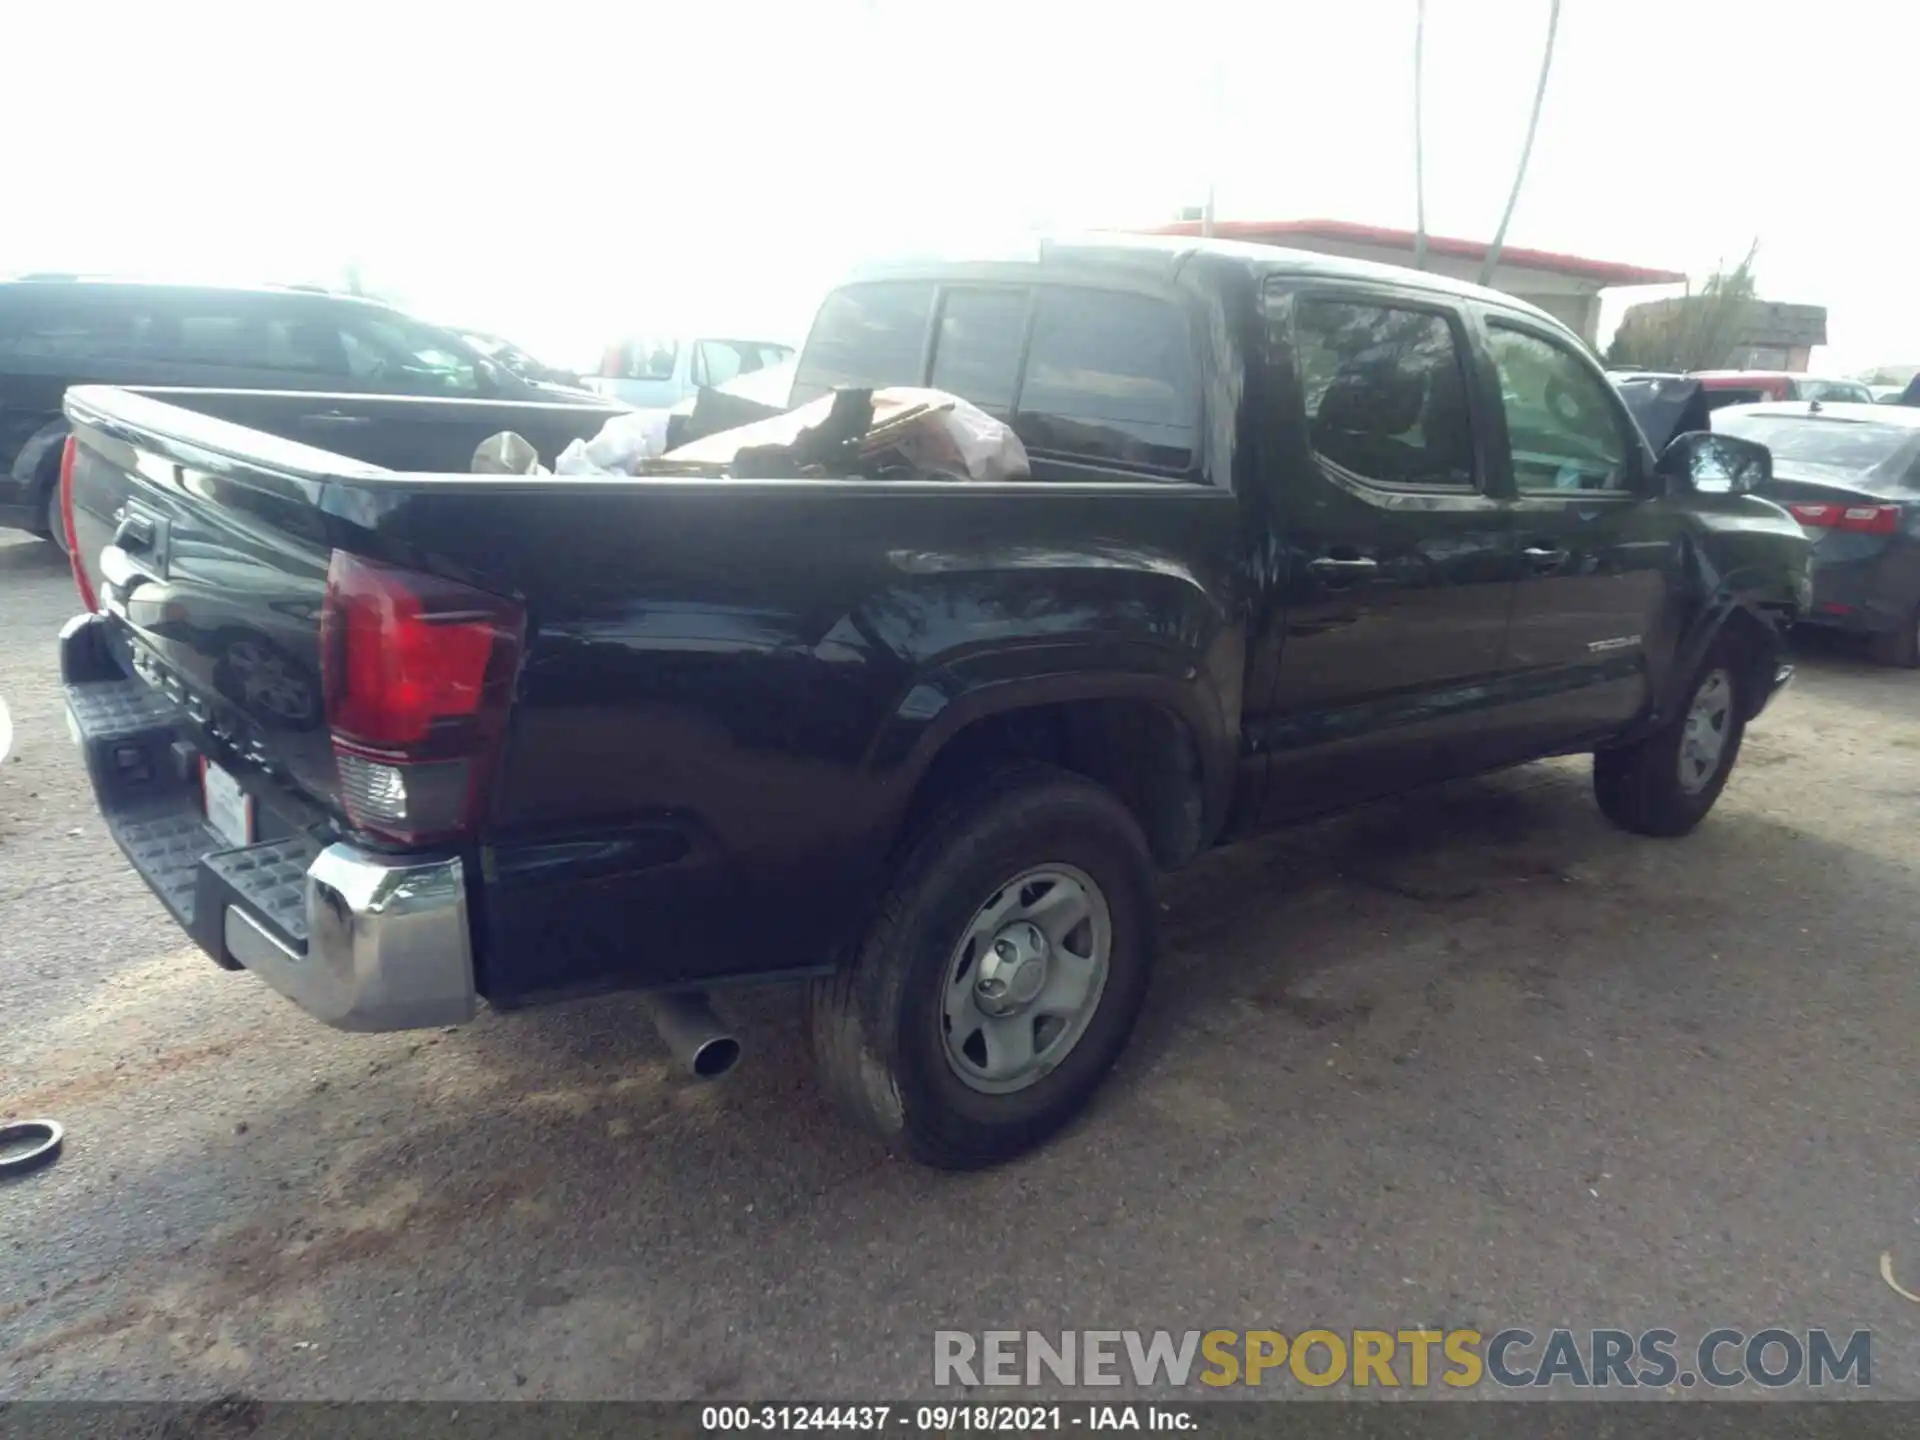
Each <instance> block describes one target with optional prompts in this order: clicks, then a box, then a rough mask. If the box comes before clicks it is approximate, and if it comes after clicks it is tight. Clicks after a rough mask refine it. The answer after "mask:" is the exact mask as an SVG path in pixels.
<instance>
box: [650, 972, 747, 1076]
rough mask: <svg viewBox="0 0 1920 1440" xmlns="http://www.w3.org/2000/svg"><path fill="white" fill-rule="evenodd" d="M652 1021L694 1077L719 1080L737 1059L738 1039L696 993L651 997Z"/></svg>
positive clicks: (703, 996) (738, 1060)
mask: <svg viewBox="0 0 1920 1440" xmlns="http://www.w3.org/2000/svg"><path fill="white" fill-rule="evenodd" d="M652 1008H653V1025H654V1028H655V1029H656V1030H658V1031H659V1032H660V1038H661V1039H662V1040H663V1041H665V1042H666V1046H667V1049H668V1050H670V1051H671V1052H672V1053H673V1058H674V1059H675V1060H676V1061H677V1062H679V1064H680V1066H681V1067H682V1068H683V1069H685V1070H686V1071H687V1072H688V1073H689V1074H691V1075H692V1076H693V1077H694V1078H695V1079H696V1080H718V1079H719V1078H720V1077H721V1076H722V1075H724V1074H726V1073H727V1072H728V1071H729V1070H731V1069H733V1067H734V1066H735V1065H737V1064H739V1063H740V1041H739V1040H738V1039H737V1038H736V1037H735V1036H734V1035H733V1033H732V1032H731V1031H729V1030H728V1029H727V1028H726V1026H724V1025H722V1024H721V1023H720V1020H719V1017H718V1016H716V1015H715V1014H714V1013H713V1007H712V1006H711V1005H709V1004H708V1003H707V997H706V996H705V995H702V994H698V993H689V992H679V993H674V994H667V995H655V996H653V997H652Z"/></svg>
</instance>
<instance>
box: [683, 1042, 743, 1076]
mask: <svg viewBox="0 0 1920 1440" xmlns="http://www.w3.org/2000/svg"><path fill="white" fill-rule="evenodd" d="M739 1063H740V1042H739V1041H738V1040H736V1039H734V1038H733V1036H731V1035H716V1036H714V1037H713V1039H711V1040H709V1041H707V1043H706V1044H704V1045H701V1046H699V1047H697V1048H696V1049H695V1050H694V1052H693V1054H692V1055H690V1056H689V1057H688V1059H687V1068H688V1069H690V1070H691V1071H693V1073H694V1075H695V1077H696V1078H698V1079H701V1080H718V1079H719V1078H720V1077H721V1076H722V1075H724V1074H726V1073H727V1072H728V1071H729V1070H731V1069H733V1067H734V1066H735V1065H738V1064H739Z"/></svg>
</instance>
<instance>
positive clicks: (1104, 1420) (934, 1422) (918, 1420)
mask: <svg viewBox="0 0 1920 1440" xmlns="http://www.w3.org/2000/svg"><path fill="white" fill-rule="evenodd" d="M700 1428H701V1429H702V1430H703V1431H707V1432H709V1433H712V1434H726V1433H735V1432H737V1433H745V1432H749V1431H767V1432H772V1431H820V1430H839V1431H847V1430H856V1431H857V1430H865V1431H875V1432H883V1431H889V1430H909V1431H912V1432H914V1433H917V1434H942V1435H944V1434H952V1433H954V1432H955V1431H965V1432H974V1433H978V1434H997V1435H1014V1434H1024V1433H1029V1432H1042V1431H1071V1430H1096V1431H1097V1430H1153V1431H1160V1432H1163V1433H1173V1432H1184V1431H1192V1430H1196V1429H1198V1428H1199V1420H1198V1418H1197V1417H1196V1416H1195V1415H1194V1413H1193V1411H1192V1410H1191V1409H1190V1408H1187V1407H1184V1406H1178V1405H1129V1404H1119V1405H1089V1404H1084V1403H1083V1404H1074V1405H708V1406H705V1407H703V1408H702V1409H701V1411H700Z"/></svg>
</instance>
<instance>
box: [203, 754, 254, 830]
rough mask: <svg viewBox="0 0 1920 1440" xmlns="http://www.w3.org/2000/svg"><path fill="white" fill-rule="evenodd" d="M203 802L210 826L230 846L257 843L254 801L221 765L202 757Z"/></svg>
mask: <svg viewBox="0 0 1920 1440" xmlns="http://www.w3.org/2000/svg"><path fill="white" fill-rule="evenodd" d="M200 792H201V801H202V804H203V805H204V806H205V808H206V813H207V824H209V825H210V826H212V827H213V830H214V832H215V833H216V834H217V835H219V836H220V838H221V839H223V840H225V841H226V842H227V844H229V845H231V846H234V847H235V848H238V847H239V846H242V845H251V844H252V843H253V797H252V796H251V795H249V794H247V792H246V791H244V790H242V789H241V788H240V782H239V781H238V780H236V779H234V778H233V776H231V775H229V774H228V773H227V772H226V771H225V770H223V769H222V768H221V767H220V766H219V765H217V764H215V763H214V762H213V761H211V760H209V759H207V758H206V757H205V756H204V755H203V756H201V757H200Z"/></svg>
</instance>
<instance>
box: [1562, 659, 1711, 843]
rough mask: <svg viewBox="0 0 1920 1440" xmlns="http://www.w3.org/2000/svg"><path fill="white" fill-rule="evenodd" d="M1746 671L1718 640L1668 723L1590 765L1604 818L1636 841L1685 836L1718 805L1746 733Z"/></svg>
mask: <svg viewBox="0 0 1920 1440" xmlns="http://www.w3.org/2000/svg"><path fill="white" fill-rule="evenodd" d="M1747 674H1748V671H1747V670H1746V669H1745V668H1744V667H1743V666H1742V665H1741V664H1740V663H1739V656H1738V655H1737V654H1736V653H1735V652H1734V650H1733V648H1732V647H1731V646H1730V645H1728V644H1727V643H1726V642H1725V641H1724V640H1723V641H1721V642H1720V643H1719V644H1716V645H1715V646H1714V647H1713V649H1712V650H1711V651H1710V652H1708V655H1707V658H1706V660H1705V661H1704V662H1703V663H1702V664H1701V666H1700V669H1699V671H1698V672H1697V673H1696V674H1695V675H1694V678H1693V684H1692V685H1691V687H1689V689H1688V691H1687V700H1686V703H1685V705H1684V707H1683V708H1682V709H1681V710H1680V712H1679V713H1678V714H1677V715H1676V716H1675V717H1674V719H1673V721H1672V723H1670V724H1668V725H1667V726H1666V727H1665V728H1663V729H1661V730H1659V731H1656V732H1655V733H1654V734H1652V735H1649V736H1648V737H1647V738H1646V739H1644V740H1640V741H1638V742H1636V743H1634V744H1632V745H1623V746H1621V747H1620V748H1619V749H1617V750H1602V751H1600V752H1599V753H1598V754H1596V755H1595V756H1594V757H1593V793H1594V797H1595V798H1596V799H1597V800H1599V802H1600V809H1601V811H1602V812H1603V813H1604V814H1605V815H1606V817H1607V818H1608V819H1609V820H1611V821H1613V823H1614V824H1616V825H1618V826H1619V827H1620V828H1621V829H1623V830H1631V831H1633V832H1634V833H1635V834H1638V835H1658V836H1666V837H1671V836H1679V835H1685V834H1686V833H1687V832H1688V831H1690V830H1692V829H1693V827H1694V826H1696V825H1698V824H1699V823H1700V822H1701V821H1702V820H1704V819H1706V816H1707V812H1708V811H1709V810H1711V809H1712V808H1713V802H1714V801H1716V800H1718V799H1719V798H1720V791H1721V790H1722V789H1724V788H1725V786H1726V783H1727V776H1728V775H1730V774H1731V773H1732V772H1733V762H1734V761H1735V760H1737V759H1738V758H1739V756H1740V741H1741V738H1742V736H1744V735H1745V733H1746V718H1745V716H1746V712H1747V709H1748V708H1749V707H1748V700H1747V697H1746V696H1745V695H1744V694H1742V693H1741V688H1740V687H1741V685H1742V683H1743V679H1744V677H1745V676H1746V675H1747Z"/></svg>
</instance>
